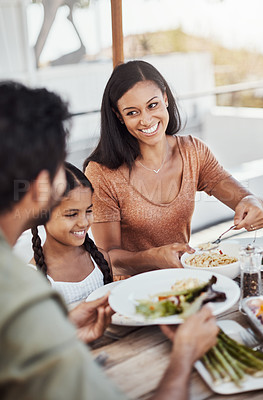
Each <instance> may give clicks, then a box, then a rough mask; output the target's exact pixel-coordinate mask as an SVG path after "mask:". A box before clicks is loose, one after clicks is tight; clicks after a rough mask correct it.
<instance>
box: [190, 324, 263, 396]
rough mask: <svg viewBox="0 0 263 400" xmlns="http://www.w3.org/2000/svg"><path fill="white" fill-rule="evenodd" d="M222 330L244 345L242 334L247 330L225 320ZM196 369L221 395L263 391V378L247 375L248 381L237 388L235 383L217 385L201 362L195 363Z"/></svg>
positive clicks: (211, 387) (213, 389) (221, 325)
mask: <svg viewBox="0 0 263 400" xmlns="http://www.w3.org/2000/svg"><path fill="white" fill-rule="evenodd" d="M218 325H219V326H220V328H221V329H222V330H223V331H224V332H225V333H226V334H227V335H229V336H230V337H231V338H232V339H234V340H236V341H238V342H240V343H242V339H241V332H242V331H245V329H244V328H243V327H242V326H241V325H239V324H238V323H237V322H235V321H231V320H223V321H218ZM195 368H196V369H197V371H198V372H199V374H200V375H201V377H202V378H203V380H204V381H205V382H206V384H207V385H208V386H209V387H210V389H211V390H212V391H213V392H215V393H219V394H234V393H242V392H248V391H250V390H258V389H263V377H258V378H254V377H253V376H251V375H246V379H245V380H244V382H243V383H242V386H241V387H238V386H236V385H235V384H234V383H233V382H225V383H222V384H220V385H215V384H214V382H213V380H212V378H211V376H210V374H209V372H208V371H207V369H206V368H205V367H204V366H203V364H202V363H201V362H200V361H197V362H196V363H195Z"/></svg>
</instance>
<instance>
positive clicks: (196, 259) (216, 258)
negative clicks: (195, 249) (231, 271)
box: [185, 250, 237, 268]
mask: <svg viewBox="0 0 263 400" xmlns="http://www.w3.org/2000/svg"><path fill="white" fill-rule="evenodd" d="M234 262H237V258H236V257H232V256H228V255H227V254H225V253H223V252H222V251H221V250H218V251H208V252H205V253H199V254H193V255H192V256H189V257H187V258H186V259H185V264H187V265H190V266H191V267H197V268H207V267H218V266H221V265H228V264H232V263H234Z"/></svg>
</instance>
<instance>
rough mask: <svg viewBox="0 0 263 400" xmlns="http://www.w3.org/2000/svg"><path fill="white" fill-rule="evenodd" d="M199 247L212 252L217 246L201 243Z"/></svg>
mask: <svg viewBox="0 0 263 400" xmlns="http://www.w3.org/2000/svg"><path fill="white" fill-rule="evenodd" d="M197 247H198V248H199V249H200V250H210V249H213V248H214V247H216V245H215V244H213V243H212V242H207V243H200V244H199V245H198V246H197Z"/></svg>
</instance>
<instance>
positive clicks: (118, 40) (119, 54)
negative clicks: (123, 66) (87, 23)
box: [111, 0, 124, 68]
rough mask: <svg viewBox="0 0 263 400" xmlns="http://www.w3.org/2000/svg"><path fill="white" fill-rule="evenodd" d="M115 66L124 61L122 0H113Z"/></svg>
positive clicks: (113, 57)
mask: <svg viewBox="0 0 263 400" xmlns="http://www.w3.org/2000/svg"><path fill="white" fill-rule="evenodd" d="M111 27H112V63H113V68H114V67H115V66H116V65H118V64H120V63H122V62H123V61H124V55H123V32H122V0H111Z"/></svg>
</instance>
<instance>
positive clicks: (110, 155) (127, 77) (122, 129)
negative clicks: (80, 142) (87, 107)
mask: <svg viewBox="0 0 263 400" xmlns="http://www.w3.org/2000/svg"><path fill="white" fill-rule="evenodd" d="M141 81H152V82H154V83H155V84H156V85H157V86H158V88H159V89H160V90H161V92H162V94H164V93H166V94H167V98H168V108H167V110H168V113H169V123H168V126H167V131H166V134H167V135H174V134H176V133H177V132H179V130H180V129H181V118H180V114H179V110H178V107H177V104H176V102H175V99H174V96H173V94H172V92H171V89H170V88H169V85H168V83H167V82H166V80H165V79H164V77H163V76H162V75H161V74H160V72H159V71H158V70H157V69H156V68H155V67H154V66H153V65H151V64H149V63H147V62H145V61H141V60H135V61H129V62H127V63H125V64H120V65H118V66H117V67H115V69H114V70H113V72H112V74H111V77H110V79H109V81H108V83H107V85H106V88H105V90H104V94H103V98H102V105H101V131H100V141H99V143H98V145H97V147H96V149H95V150H94V151H93V152H92V154H91V155H90V156H89V157H88V158H87V159H86V160H85V162H84V169H85V168H86V166H87V165H88V163H89V162H90V161H96V162H97V163H99V164H102V165H105V166H106V167H108V168H110V169H116V168H119V167H120V166H121V165H123V164H126V165H127V166H128V167H129V169H131V168H132V165H133V163H134V161H135V159H136V158H137V157H138V156H139V155H140V147H139V143H138V140H137V139H136V138H135V137H133V136H132V135H131V134H130V133H129V131H128V130H127V128H126V126H125V124H122V123H121V122H120V120H119V119H118V117H117V115H116V112H119V111H118V107H117V102H118V100H119V99H120V98H121V97H122V96H123V95H124V94H125V93H126V92H127V91H128V90H130V89H131V88H132V87H133V86H134V85H135V84H136V83H138V82H141ZM114 111H115V112H114Z"/></svg>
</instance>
